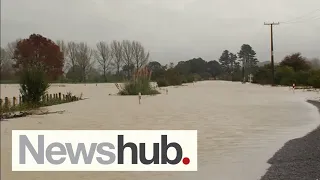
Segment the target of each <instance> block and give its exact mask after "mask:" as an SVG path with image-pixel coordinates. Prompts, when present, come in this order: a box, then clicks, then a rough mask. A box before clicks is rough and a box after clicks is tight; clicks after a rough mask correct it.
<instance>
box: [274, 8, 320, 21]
mask: <svg viewBox="0 0 320 180" xmlns="http://www.w3.org/2000/svg"><path fill="white" fill-rule="evenodd" d="M317 11H320V9H316V10H314V11H311V12H309V13H307V14H304V15H302V16H299V17H296V18H293V19H291V20H287V21H282V22H280V23H290V22H292V21H297V20H299V19H300V20H301V19H303V18H304V17H306V16H308V15H310V14H313V13H315V12H317Z"/></svg>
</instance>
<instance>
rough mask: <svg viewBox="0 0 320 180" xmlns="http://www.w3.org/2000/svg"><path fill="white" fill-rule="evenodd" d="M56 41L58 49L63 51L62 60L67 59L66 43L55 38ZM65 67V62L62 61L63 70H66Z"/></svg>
mask: <svg viewBox="0 0 320 180" xmlns="http://www.w3.org/2000/svg"><path fill="white" fill-rule="evenodd" d="M56 43H57V45H58V46H59V47H60V51H61V52H62V53H63V57H64V61H67V59H68V53H69V51H68V45H67V43H65V42H64V40H57V42H56ZM67 68H68V67H67V64H66V63H64V68H63V71H66V69H67Z"/></svg>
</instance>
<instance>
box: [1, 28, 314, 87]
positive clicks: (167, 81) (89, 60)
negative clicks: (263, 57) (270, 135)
mask: <svg viewBox="0 0 320 180" xmlns="http://www.w3.org/2000/svg"><path fill="white" fill-rule="evenodd" d="M0 62H1V63H0V65H1V66H0V68H1V80H2V81H4V80H11V81H14V80H17V79H19V73H18V72H19V69H21V67H26V65H27V64H35V63H38V62H43V63H42V64H44V65H45V71H46V73H47V75H48V77H49V80H50V81H51V82H60V83H64V82H69V83H70V82H81V83H84V82H87V83H89V82H96V83H97V82H119V81H126V80H129V79H130V78H131V76H132V74H133V73H134V72H135V71H138V70H139V69H140V68H142V67H148V69H149V70H151V71H152V75H151V80H152V81H156V82H157V83H158V85H159V86H169V85H181V84H182V83H188V82H193V81H199V80H209V79H220V80H229V81H245V82H246V81H248V79H249V75H250V74H251V75H253V77H254V78H253V81H254V83H259V84H271V81H272V79H271V72H272V71H271V66H270V63H268V64H267V65H265V66H263V67H259V61H258V59H257V57H256V52H255V51H254V49H253V48H252V47H251V46H250V45H249V44H243V45H242V46H241V47H240V48H239V52H237V53H234V52H230V51H229V50H224V51H223V52H222V54H221V56H220V57H219V59H218V60H211V61H206V60H204V59H202V58H201V57H198V58H193V59H190V60H187V61H179V62H178V63H176V64H174V63H170V64H166V65H162V64H161V63H159V62H158V61H151V62H150V53H149V52H148V51H147V50H146V49H145V47H144V46H143V45H142V44H141V43H140V42H138V41H129V40H122V41H117V40H114V41H112V42H110V43H107V42H104V41H101V42H98V43H97V44H96V47H95V48H91V47H90V46H89V45H88V44H87V43H85V42H73V41H71V42H65V41H63V40H58V41H56V42H54V41H52V40H50V39H48V38H45V37H43V36H41V35H39V34H32V35H30V37H29V38H27V39H18V40H16V41H14V42H11V43H8V45H7V47H5V48H1V61H0ZM319 64H320V63H319V59H312V60H308V59H307V58H305V57H303V56H302V55H301V54H300V53H295V54H292V55H288V56H287V57H285V58H284V59H283V60H282V61H281V63H280V64H279V65H277V66H276V68H275V71H276V77H275V79H276V84H279V85H291V84H292V83H296V84H298V85H312V86H314V84H315V83H316V82H317V81H318V79H320V78H318V74H317V73H318V70H317V69H319V66H320V65H319Z"/></svg>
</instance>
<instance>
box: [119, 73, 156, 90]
mask: <svg viewBox="0 0 320 180" xmlns="http://www.w3.org/2000/svg"><path fill="white" fill-rule="evenodd" d="M150 78H151V71H149V70H148V69H147V68H142V69H140V70H138V71H136V72H135V73H134V74H133V78H132V79H131V80H130V81H129V82H126V83H124V85H123V86H119V85H118V84H116V86H117V88H118V89H119V94H120V95H138V94H139V93H141V94H142V95H154V94H159V92H158V91H157V90H156V89H154V88H153V87H152V86H151V84H150Z"/></svg>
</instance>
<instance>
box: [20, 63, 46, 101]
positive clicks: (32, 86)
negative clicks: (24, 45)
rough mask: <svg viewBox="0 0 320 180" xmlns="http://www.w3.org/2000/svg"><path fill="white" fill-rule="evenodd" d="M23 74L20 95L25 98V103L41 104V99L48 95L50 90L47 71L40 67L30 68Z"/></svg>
mask: <svg viewBox="0 0 320 180" xmlns="http://www.w3.org/2000/svg"><path fill="white" fill-rule="evenodd" d="M21 73H22V74H21V76H20V93H21V96H22V97H23V102H26V103H31V104H35V105H36V104H39V103H40V100H41V97H43V96H44V95H45V94H46V92H47V90H48V88H49V83H48V82H47V81H46V75H45V71H43V70H42V68H40V67H29V68H26V69H25V70H23V71H22V72H21Z"/></svg>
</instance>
